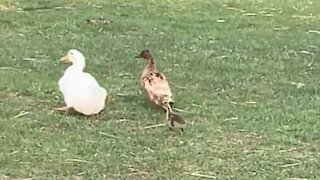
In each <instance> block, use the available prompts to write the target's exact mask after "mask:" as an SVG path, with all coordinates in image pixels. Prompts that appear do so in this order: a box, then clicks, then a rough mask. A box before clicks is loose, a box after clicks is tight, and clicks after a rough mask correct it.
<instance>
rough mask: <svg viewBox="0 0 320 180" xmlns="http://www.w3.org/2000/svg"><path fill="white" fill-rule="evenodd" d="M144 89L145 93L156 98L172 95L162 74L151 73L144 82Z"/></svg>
mask: <svg viewBox="0 0 320 180" xmlns="http://www.w3.org/2000/svg"><path fill="white" fill-rule="evenodd" d="M144 87H145V89H146V91H147V92H150V93H152V94H155V95H157V96H170V97H171V95H172V93H171V90H170V86H169V83H168V81H167V79H166V77H165V76H164V75H163V74H162V73H153V74H152V75H150V76H148V77H146V79H145V80H144Z"/></svg>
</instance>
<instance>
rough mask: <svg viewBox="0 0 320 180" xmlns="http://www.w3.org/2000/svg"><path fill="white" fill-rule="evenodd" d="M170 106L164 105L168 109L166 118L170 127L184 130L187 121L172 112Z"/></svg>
mask: <svg viewBox="0 0 320 180" xmlns="http://www.w3.org/2000/svg"><path fill="white" fill-rule="evenodd" d="M169 107H170V106H164V107H163V108H165V109H166V120H167V123H168V125H169V127H170V129H171V130H172V129H174V128H175V129H176V128H180V129H181V132H182V133H183V132H184V129H185V128H186V125H187V122H186V121H185V120H184V119H183V118H182V117H181V116H179V115H178V114H175V113H173V112H172V109H171V108H169Z"/></svg>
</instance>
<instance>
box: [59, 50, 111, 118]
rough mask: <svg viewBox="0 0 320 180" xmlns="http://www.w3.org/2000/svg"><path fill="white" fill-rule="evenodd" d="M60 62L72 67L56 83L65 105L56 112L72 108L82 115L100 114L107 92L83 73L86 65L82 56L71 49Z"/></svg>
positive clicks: (87, 74) (92, 78) (91, 77)
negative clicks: (69, 64)
mask: <svg viewBox="0 0 320 180" xmlns="http://www.w3.org/2000/svg"><path fill="white" fill-rule="evenodd" d="M61 61H63V62H65V63H71V64H72V65H71V66H69V67H68V68H67V70H66V71H65V72H64V75H63V76H62V77H61V78H60V79H59V83H58V84H59V89H60V91H61V92H62V94H63V97H64V101H65V104H66V105H65V106H63V107H60V108H57V109H56V110H58V111H64V112H67V111H69V110H70V109H71V108H73V109H74V110H75V111H77V112H79V113H81V114H83V115H96V114H98V113H99V112H101V111H102V110H103V109H104V106H105V101H106V98H107V91H106V90H105V89H104V88H103V87H101V86H100V85H99V83H98V82H97V81H96V79H95V78H94V77H93V76H92V75H91V74H89V73H86V72H84V71H83V70H84V68H85V65H86V62H85V57H84V56H83V54H82V53H81V52H80V51H78V50H76V49H71V50H69V51H68V53H67V54H66V55H65V56H64V57H62V58H61Z"/></svg>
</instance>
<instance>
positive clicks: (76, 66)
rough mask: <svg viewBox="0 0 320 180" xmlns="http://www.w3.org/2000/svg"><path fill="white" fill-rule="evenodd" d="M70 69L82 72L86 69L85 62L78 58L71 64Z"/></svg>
mask: <svg viewBox="0 0 320 180" xmlns="http://www.w3.org/2000/svg"><path fill="white" fill-rule="evenodd" d="M72 67H73V68H74V69H75V70H78V71H83V70H84V68H85V67H86V61H85V59H84V58H79V59H77V60H75V61H73V62H72Z"/></svg>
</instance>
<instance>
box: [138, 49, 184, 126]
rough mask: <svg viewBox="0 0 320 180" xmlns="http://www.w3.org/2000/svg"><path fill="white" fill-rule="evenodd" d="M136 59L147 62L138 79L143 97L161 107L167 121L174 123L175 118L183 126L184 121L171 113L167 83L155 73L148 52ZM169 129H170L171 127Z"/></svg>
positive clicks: (164, 78)
mask: <svg viewBox="0 0 320 180" xmlns="http://www.w3.org/2000/svg"><path fill="white" fill-rule="evenodd" d="M136 58H143V59H145V60H146V61H147V65H146V66H145V68H144V69H143V71H142V75H141V78H140V82H141V86H142V88H143V90H144V93H145V95H146V96H147V97H148V98H149V100H150V101H151V102H153V103H154V104H156V105H158V106H160V107H162V108H163V109H164V110H165V111H166V113H167V120H168V121H172V122H176V121H175V120H173V119H177V118H175V117H179V118H178V119H180V120H179V122H180V123H179V124H184V125H185V124H186V123H185V121H184V120H183V119H182V118H181V117H180V116H178V115H177V114H174V113H173V112H172V104H173V99H172V93H171V90H170V86H169V83H168V81H167V78H166V77H165V75H164V74H163V73H161V72H158V71H157V69H156V65H155V61H154V58H153V57H152V55H151V53H150V51H149V50H143V51H141V53H140V54H139V55H137V56H136ZM171 117H174V118H171ZM182 121H183V123H182ZM171 124H172V123H170V124H169V126H170V125H171ZM174 124H177V123H174ZM173 126H174V125H173ZM170 127H171V128H172V126H170Z"/></svg>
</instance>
